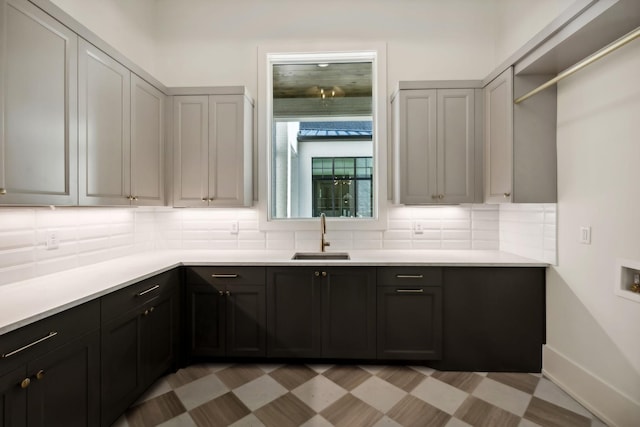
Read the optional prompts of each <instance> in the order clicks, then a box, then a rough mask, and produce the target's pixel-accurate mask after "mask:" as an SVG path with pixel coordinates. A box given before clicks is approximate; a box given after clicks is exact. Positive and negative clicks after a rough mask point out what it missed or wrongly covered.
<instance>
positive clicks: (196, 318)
mask: <svg viewBox="0 0 640 427" xmlns="http://www.w3.org/2000/svg"><path fill="white" fill-rule="evenodd" d="M186 279H187V319H188V320H187V321H188V325H187V327H188V330H189V355H190V357H192V358H198V357H212V356H219V357H264V356H265V355H266V341H267V339H266V326H265V324H266V314H265V311H266V307H265V306H266V302H265V298H266V297H265V286H264V281H265V269H264V268H263V267H235V268H233V267H190V268H189V269H187V271H186Z"/></svg>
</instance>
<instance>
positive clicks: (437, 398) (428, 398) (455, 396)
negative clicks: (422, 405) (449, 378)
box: [411, 377, 469, 415]
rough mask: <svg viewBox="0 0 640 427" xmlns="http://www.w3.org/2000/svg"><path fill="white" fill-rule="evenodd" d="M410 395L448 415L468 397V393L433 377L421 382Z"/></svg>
mask: <svg viewBox="0 0 640 427" xmlns="http://www.w3.org/2000/svg"><path fill="white" fill-rule="evenodd" d="M411 394H412V395H414V396H416V397H417V398H419V399H422V400H424V401H425V402H427V403H428V404H430V405H432V406H435V407H436V408H438V409H440V410H442V411H444V412H446V413H447V414H450V415H453V414H454V413H455V412H456V410H457V409H458V408H459V407H460V405H462V402H464V401H465V400H466V399H467V397H468V396H469V394H468V393H465V392H464V391H462V390H460V389H458V388H456V387H453V386H450V385H449V384H446V383H444V382H442V381H440V380H437V379H435V378H433V377H428V378H426V379H425V380H424V381H422V382H421V383H420V384H419V385H418V386H417V387H416V388H415V389H413V391H412V392H411Z"/></svg>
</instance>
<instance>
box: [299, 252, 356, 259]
mask: <svg viewBox="0 0 640 427" xmlns="http://www.w3.org/2000/svg"><path fill="white" fill-rule="evenodd" d="M291 259H297V260H315V259H319V260H323V259H327V260H333V259H350V257H349V254H348V253H346V252H296V253H295V254H293V257H291Z"/></svg>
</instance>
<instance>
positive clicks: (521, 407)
mask: <svg viewBox="0 0 640 427" xmlns="http://www.w3.org/2000/svg"><path fill="white" fill-rule="evenodd" d="M472 394H473V395H474V396H476V397H478V398H480V399H482V400H484V401H486V402H489V403H491V404H492V405H495V406H497V407H499V408H502V409H504V410H506V411H509V412H511V413H514V414H516V415H518V416H520V417H521V416H523V415H524V413H525V412H526V410H527V408H528V407H529V402H530V401H531V395H530V394H527V393H524V392H522V391H520V390H516V389H515V388H513V387H509V386H506V385H504V384H502V383H499V382H497V381H494V380H492V379H490V378H485V379H483V380H482V382H481V383H480V384H478V387H476V389H475V390H474V391H473V393H472Z"/></svg>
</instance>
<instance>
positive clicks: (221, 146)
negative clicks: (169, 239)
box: [207, 95, 253, 207]
mask: <svg viewBox="0 0 640 427" xmlns="http://www.w3.org/2000/svg"><path fill="white" fill-rule="evenodd" d="M247 125H249V126H251V125H252V120H251V116H248V117H246V116H245V97H244V96H243V95H212V96H210V97H209V194H208V195H207V196H208V199H209V205H210V206H219V207H226V206H250V205H251V201H252V198H253V194H251V191H250V189H251V187H250V186H247V185H250V184H251V181H252V178H251V169H252V164H251V156H250V154H251V150H252V147H251V130H250V129H251V128H250V127H249V128H247Z"/></svg>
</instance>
